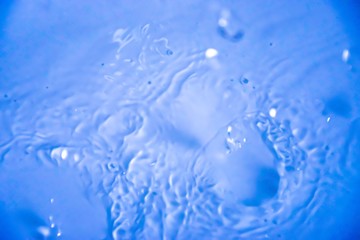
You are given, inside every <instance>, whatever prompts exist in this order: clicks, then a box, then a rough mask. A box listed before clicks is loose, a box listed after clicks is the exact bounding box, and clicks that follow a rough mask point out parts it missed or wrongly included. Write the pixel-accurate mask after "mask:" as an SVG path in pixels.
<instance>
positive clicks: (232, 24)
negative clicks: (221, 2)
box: [217, 10, 244, 42]
mask: <svg viewBox="0 0 360 240" xmlns="http://www.w3.org/2000/svg"><path fill="white" fill-rule="evenodd" d="M217 30H218V33H219V34H220V36H221V37H222V38H224V39H226V40H229V41H231V42H239V41H240V40H241V39H242V38H243V37H244V31H243V29H242V26H241V21H240V19H239V18H238V17H237V16H236V15H235V14H234V13H232V12H230V11H229V10H223V11H221V14H220V18H219V20H218V29H217Z"/></svg>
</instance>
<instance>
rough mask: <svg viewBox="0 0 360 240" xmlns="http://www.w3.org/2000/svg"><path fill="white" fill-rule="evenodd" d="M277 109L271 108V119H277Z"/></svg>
mask: <svg viewBox="0 0 360 240" xmlns="http://www.w3.org/2000/svg"><path fill="white" fill-rule="evenodd" d="M276 113H277V112H276V109H275V108H271V109H270V111H269V115H270V117H272V118H274V117H276Z"/></svg>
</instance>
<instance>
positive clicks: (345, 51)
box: [342, 49, 350, 62]
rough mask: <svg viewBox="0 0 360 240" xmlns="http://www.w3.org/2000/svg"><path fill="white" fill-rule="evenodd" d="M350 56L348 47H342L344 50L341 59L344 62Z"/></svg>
mask: <svg viewBox="0 0 360 240" xmlns="http://www.w3.org/2000/svg"><path fill="white" fill-rule="evenodd" d="M349 58H350V51H349V50H348V49H344V51H343V52H342V60H343V61H344V62H348V60H349Z"/></svg>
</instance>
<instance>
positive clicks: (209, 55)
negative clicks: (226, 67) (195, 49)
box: [205, 48, 218, 58]
mask: <svg viewBox="0 0 360 240" xmlns="http://www.w3.org/2000/svg"><path fill="white" fill-rule="evenodd" d="M217 55H218V51H217V50H216V49H215V48H208V49H206V51H205V56H206V57H207V58H213V57H216V56H217Z"/></svg>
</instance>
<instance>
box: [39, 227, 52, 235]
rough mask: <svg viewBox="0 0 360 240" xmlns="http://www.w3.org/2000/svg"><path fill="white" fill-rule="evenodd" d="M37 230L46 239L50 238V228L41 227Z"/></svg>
mask: <svg viewBox="0 0 360 240" xmlns="http://www.w3.org/2000/svg"><path fill="white" fill-rule="evenodd" d="M37 230H38V232H39V233H40V234H41V235H42V236H43V237H45V238H47V237H49V236H50V229H49V228H48V227H45V226H40V227H38V229H37Z"/></svg>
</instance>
